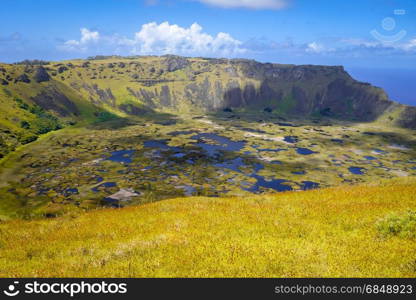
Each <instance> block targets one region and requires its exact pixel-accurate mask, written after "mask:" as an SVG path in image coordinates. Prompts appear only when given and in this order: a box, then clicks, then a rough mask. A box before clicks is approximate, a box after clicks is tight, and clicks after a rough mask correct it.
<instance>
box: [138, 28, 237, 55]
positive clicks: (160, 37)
mask: <svg viewBox="0 0 416 300" xmlns="http://www.w3.org/2000/svg"><path fill="white" fill-rule="evenodd" d="M135 41H136V44H137V49H136V51H135V52H137V53H145V54H150V53H157V54H167V53H179V54H198V55H204V54H217V55H218V54H219V55H225V56H229V55H233V54H236V53H241V52H243V49H242V48H241V47H240V46H241V44H242V43H241V42H240V41H238V40H236V39H234V38H233V37H232V36H231V35H229V34H228V33H223V32H220V33H218V34H217V35H216V36H211V35H209V34H207V33H204V32H203V31H202V27H201V26H200V25H198V24H197V23H194V24H192V25H191V26H190V27H189V28H183V27H180V26H178V25H170V24H169V23H168V22H164V23H161V24H157V23H148V24H145V25H143V26H142V28H141V30H140V31H139V32H137V33H136V36H135Z"/></svg>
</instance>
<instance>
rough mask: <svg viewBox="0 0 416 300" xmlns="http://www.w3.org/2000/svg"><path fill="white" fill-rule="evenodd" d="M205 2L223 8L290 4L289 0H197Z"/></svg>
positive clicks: (276, 7)
mask: <svg viewBox="0 0 416 300" xmlns="http://www.w3.org/2000/svg"><path fill="white" fill-rule="evenodd" d="M196 1H199V2H202V3H205V4H209V5H213V6H219V7H223V8H248V9H282V8H285V7H286V6H287V5H288V0H196Z"/></svg>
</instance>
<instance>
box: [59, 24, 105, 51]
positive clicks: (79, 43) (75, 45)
mask: <svg viewBox="0 0 416 300" xmlns="http://www.w3.org/2000/svg"><path fill="white" fill-rule="evenodd" d="M99 39H100V33H99V32H98V31H90V30H89V29H87V28H81V38H80V40H69V41H66V42H65V43H64V44H63V45H61V46H60V48H61V49H63V50H67V51H80V52H83V51H86V50H87V49H88V46H89V44H91V43H96V42H98V41H99Z"/></svg>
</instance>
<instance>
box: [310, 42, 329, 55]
mask: <svg viewBox="0 0 416 300" xmlns="http://www.w3.org/2000/svg"><path fill="white" fill-rule="evenodd" d="M305 51H306V52H312V53H321V52H324V51H325V47H324V46H323V45H321V44H318V43H317V42H312V43H309V44H308V45H307V47H306V50H305Z"/></svg>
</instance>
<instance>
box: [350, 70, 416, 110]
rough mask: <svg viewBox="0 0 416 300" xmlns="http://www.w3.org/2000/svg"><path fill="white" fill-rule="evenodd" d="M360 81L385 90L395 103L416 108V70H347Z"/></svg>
mask: <svg viewBox="0 0 416 300" xmlns="http://www.w3.org/2000/svg"><path fill="white" fill-rule="evenodd" d="M346 70H347V71H348V73H349V74H350V75H351V76H352V77H353V78H355V79H357V80H359V81H364V82H368V83H371V84H372V85H375V86H378V87H381V88H383V89H384V90H385V91H386V93H387V94H388V95H389V98H390V99H391V100H393V101H396V102H399V103H403V104H409V105H414V106H416V70H405V69H364V68H346Z"/></svg>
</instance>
